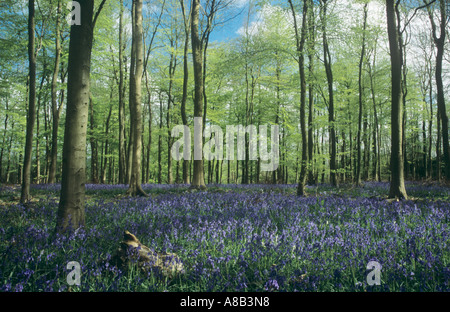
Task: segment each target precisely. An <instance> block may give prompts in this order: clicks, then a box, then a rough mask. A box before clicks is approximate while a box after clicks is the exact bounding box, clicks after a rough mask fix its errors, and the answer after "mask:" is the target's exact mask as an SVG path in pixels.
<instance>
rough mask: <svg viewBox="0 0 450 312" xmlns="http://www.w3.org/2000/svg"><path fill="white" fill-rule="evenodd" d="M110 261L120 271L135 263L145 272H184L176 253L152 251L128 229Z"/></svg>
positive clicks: (172, 273)
mask: <svg viewBox="0 0 450 312" xmlns="http://www.w3.org/2000/svg"><path fill="white" fill-rule="evenodd" d="M110 263H111V264H112V265H115V266H117V267H118V268H119V269H120V270H122V271H127V270H128V269H129V268H130V266H131V265H137V267H138V268H139V269H140V270H141V271H143V272H145V273H148V272H149V271H150V270H155V269H156V270H160V271H161V273H162V274H163V275H164V276H167V277H173V276H175V275H176V274H180V273H184V266H183V263H182V261H181V259H180V258H179V257H178V256H177V254H175V253H165V252H156V251H153V250H151V249H150V248H148V247H147V246H145V245H143V244H142V243H141V242H140V241H139V239H138V238H137V237H136V236H135V235H134V234H131V233H130V232H128V231H125V232H124V234H123V240H122V241H121V242H120V246H119V248H118V249H117V251H116V253H115V254H114V255H113V256H112V257H111V261H110Z"/></svg>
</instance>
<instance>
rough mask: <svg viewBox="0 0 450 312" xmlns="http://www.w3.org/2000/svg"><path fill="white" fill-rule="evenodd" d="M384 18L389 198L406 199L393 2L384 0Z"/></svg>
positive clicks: (401, 114)
mask: <svg viewBox="0 0 450 312" xmlns="http://www.w3.org/2000/svg"><path fill="white" fill-rule="evenodd" d="M386 17H387V28H388V36H389V51H390V54H391V101H392V103H391V184H390V189H389V198H405V199H406V198H407V195H406V189H405V182H404V175H403V174H404V171H403V154H402V127H403V125H402V121H403V106H402V103H401V95H402V89H401V88H402V87H401V79H402V77H401V75H402V67H401V55H400V47H399V38H398V33H397V26H396V18H395V9H394V0H386Z"/></svg>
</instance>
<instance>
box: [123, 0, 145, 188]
mask: <svg viewBox="0 0 450 312" xmlns="http://www.w3.org/2000/svg"><path fill="white" fill-rule="evenodd" d="M133 11H134V12H133V17H134V19H133V23H132V24H133V28H132V33H133V36H132V45H133V46H134V49H133V50H134V51H133V52H134V58H133V57H132V59H134V66H131V67H130V103H129V104H130V128H131V129H132V132H131V133H132V136H133V145H132V148H131V149H130V153H131V155H130V157H131V168H130V169H131V170H130V173H131V175H130V183H129V187H128V190H127V194H129V195H131V196H137V195H141V196H148V195H147V194H146V193H145V192H144V190H143V189H142V187H141V173H142V172H141V171H142V167H141V161H142V159H141V158H142V138H141V135H142V105H141V97H142V96H141V92H142V90H141V84H142V73H143V70H144V49H143V43H142V0H133Z"/></svg>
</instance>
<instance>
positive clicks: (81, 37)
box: [56, 0, 99, 232]
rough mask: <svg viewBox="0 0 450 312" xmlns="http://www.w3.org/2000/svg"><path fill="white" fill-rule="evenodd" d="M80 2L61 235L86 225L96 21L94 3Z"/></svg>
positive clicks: (73, 41)
mask: <svg viewBox="0 0 450 312" xmlns="http://www.w3.org/2000/svg"><path fill="white" fill-rule="evenodd" d="M78 2H79V4H80V7H81V16H80V18H81V25H72V26H71V28H70V44H69V65H68V66H69V67H68V75H69V76H68V82H67V113H66V122H65V130H64V145H63V155H62V180H61V195H60V201H59V207H58V216H57V222H56V230H57V231H58V232H64V231H66V230H68V229H72V230H74V229H77V228H79V227H82V226H84V225H85V211H84V207H85V183H86V134H87V132H86V131H87V122H88V114H89V89H90V81H89V76H90V66H91V51H92V40H93V31H94V24H95V20H94V21H93V10H94V1H89V0H79V1H78ZM98 12H99V11H98ZM96 16H98V15H96Z"/></svg>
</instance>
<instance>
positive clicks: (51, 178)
mask: <svg viewBox="0 0 450 312" xmlns="http://www.w3.org/2000/svg"><path fill="white" fill-rule="evenodd" d="M60 15H61V0H59V1H58V9H57V14H56V31H55V69H54V71H53V76H52V84H51V93H52V144H51V145H52V147H51V155H50V167H49V173H48V183H50V184H52V183H55V182H56V167H57V161H58V127H59V119H60V116H61V108H62V103H61V104H60V105H59V107H58V103H57V102H58V94H57V92H58V89H57V87H58V73H59V63H60V58H61V43H60V38H59V37H60V26H59V19H60Z"/></svg>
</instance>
